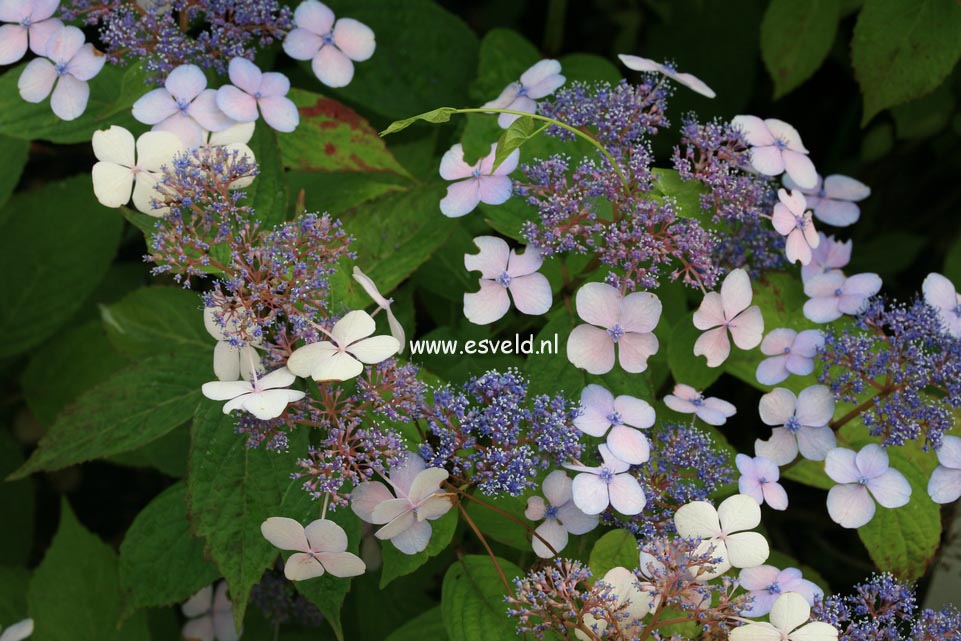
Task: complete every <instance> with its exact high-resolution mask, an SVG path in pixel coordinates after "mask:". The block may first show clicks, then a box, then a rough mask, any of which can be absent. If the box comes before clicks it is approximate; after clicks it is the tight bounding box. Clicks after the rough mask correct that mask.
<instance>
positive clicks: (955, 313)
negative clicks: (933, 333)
mask: <svg viewBox="0 0 961 641" xmlns="http://www.w3.org/2000/svg"><path fill="white" fill-rule="evenodd" d="M921 291H922V292H924V302H925V303H927V304H928V305H930V306H931V307H933V308H934V309H936V310H937V312H938V318H940V319H941V326H942V327H944V331H946V332H947V333H948V334H950V335H951V336H953V337H955V338H961V294H959V293H958V292H957V290H955V288H954V283H952V282H951V281H950V280H948V279H947V278H945V277H944V276H942V275H941V274H937V273H931V274H928V276H927V278H925V279H924V283H923V284H922V286H921Z"/></svg>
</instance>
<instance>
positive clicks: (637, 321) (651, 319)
mask: <svg viewBox="0 0 961 641" xmlns="http://www.w3.org/2000/svg"><path fill="white" fill-rule="evenodd" d="M661 309H662V306H661V301H660V299H659V298H658V297H657V296H656V295H654V294H651V293H650V292H635V293H633V294H628V295H627V296H625V297H624V298H623V300H622V301H621V303H620V321H619V322H620V325H621V328H622V329H623V330H624V331H625V332H640V333H646V332H651V331H653V330H654V328H655V327H657V323H658V321H659V320H660V318H661ZM585 320H586V319H585Z"/></svg>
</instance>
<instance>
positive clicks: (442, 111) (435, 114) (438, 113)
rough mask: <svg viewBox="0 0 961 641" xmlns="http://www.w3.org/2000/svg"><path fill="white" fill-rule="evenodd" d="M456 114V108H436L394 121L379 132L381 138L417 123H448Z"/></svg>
mask: <svg viewBox="0 0 961 641" xmlns="http://www.w3.org/2000/svg"><path fill="white" fill-rule="evenodd" d="M455 113H457V108H456V107H438V108H437V109H431V110H430V111H428V112H425V113H422V114H418V115H416V116H411V117H410V118H404V119H403V120H395V121H394V122H392V123H390V126H388V127H387V129H384V130H383V131H382V132H380V135H381V136H388V135H390V134H394V133H397V132H398V131H403V130H404V129H407V128H408V127H410V126H411V125H413V124H415V123H418V122H432V123H434V124H438V123H442V122H450V117H451V116H453V115H454V114H455Z"/></svg>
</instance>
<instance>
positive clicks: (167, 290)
mask: <svg viewBox="0 0 961 641" xmlns="http://www.w3.org/2000/svg"><path fill="white" fill-rule="evenodd" d="M100 315H101V317H102V318H103V323H104V327H105V328H106V330H107V337H108V338H109V339H110V342H111V343H113V345H114V347H116V348H117V349H118V350H119V351H120V352H122V353H124V354H126V355H128V356H130V357H133V358H145V357H149V356H154V355H156V354H159V353H166V352H178V353H188V352H189V353H193V354H197V355H198V356H200V355H203V356H207V355H210V354H212V352H213V348H214V339H213V338H211V336H210V334H208V333H207V330H206V329H205V328H204V318H203V304H202V302H201V300H200V297H199V296H197V294H196V293H195V292H191V291H189V290H185V289H181V288H179V287H144V288H142V289H138V290H136V291H134V292H131V293H130V294H128V295H127V296H125V297H124V298H123V300H121V301H120V302H118V303H115V304H113V305H109V306H106V307H101V308H100Z"/></svg>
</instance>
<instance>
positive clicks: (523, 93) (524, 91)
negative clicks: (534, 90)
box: [517, 85, 527, 98]
mask: <svg viewBox="0 0 961 641" xmlns="http://www.w3.org/2000/svg"><path fill="white" fill-rule="evenodd" d="M526 95H527V87H525V86H524V85H521V88H520V89H518V90H517V97H518V98H519V97H521V96H526Z"/></svg>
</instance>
